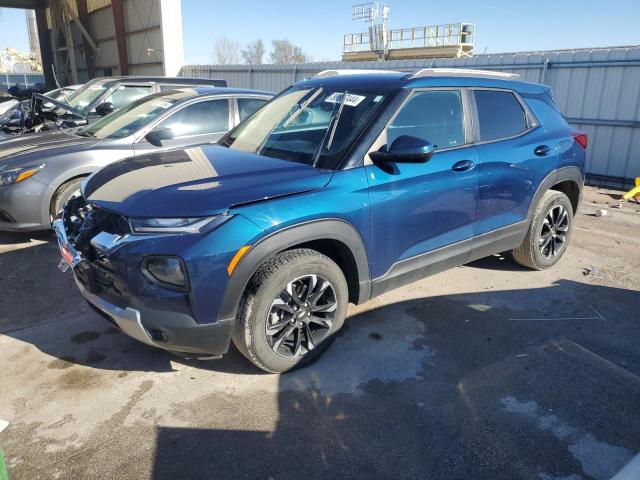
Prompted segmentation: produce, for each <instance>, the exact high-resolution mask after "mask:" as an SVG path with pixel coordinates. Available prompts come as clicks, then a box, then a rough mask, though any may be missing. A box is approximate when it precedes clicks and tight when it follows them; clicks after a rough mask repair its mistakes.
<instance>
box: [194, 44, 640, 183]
mask: <svg viewBox="0 0 640 480" xmlns="http://www.w3.org/2000/svg"><path fill="white" fill-rule="evenodd" d="M424 67H462V68H483V69H492V70H500V71H504V72H511V73H518V74H520V76H521V78H522V79H523V80H526V81H531V82H537V83H546V84H548V85H550V86H551V87H552V88H553V90H554V92H555V95H556V99H557V101H558V104H559V106H560V108H561V109H562V111H563V112H564V113H565V115H566V116H567V119H568V120H569V122H570V123H571V124H572V125H573V126H575V127H576V128H577V129H580V130H583V131H585V132H587V133H588V134H589V142H590V146H589V149H588V154H587V172H588V174H589V179H590V182H591V183H602V184H608V185H616V186H621V185H626V184H628V183H629V182H631V179H633V178H635V177H637V176H640V46H633V47H625V48H601V49H590V50H571V51H546V52H529V53H527V52H524V53H505V54H494V55H476V56H474V57H472V58H465V59H436V60H396V61H387V62H358V63H342V62H329V63H308V64H299V65H230V66H222V65H187V66H185V67H184V68H183V69H182V75H184V76H194V77H207V78H224V79H225V80H227V82H228V83H229V85H230V86H233V87H244V88H256V89H261V90H269V91H272V92H277V91H280V90H282V89H283V88H285V87H287V86H289V85H291V84H292V83H295V82H297V81H299V80H303V79H304V78H307V77H310V76H313V75H314V74H316V73H318V72H319V71H322V70H326V69H335V68H359V69H362V68H366V69H394V70H403V71H411V70H415V69H418V68H424Z"/></svg>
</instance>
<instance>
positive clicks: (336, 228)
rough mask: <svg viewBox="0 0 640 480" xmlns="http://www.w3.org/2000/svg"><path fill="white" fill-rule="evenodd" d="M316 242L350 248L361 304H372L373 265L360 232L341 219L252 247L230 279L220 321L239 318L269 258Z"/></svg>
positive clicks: (294, 229) (289, 230) (293, 229)
mask: <svg viewBox="0 0 640 480" xmlns="http://www.w3.org/2000/svg"><path fill="white" fill-rule="evenodd" d="M313 240H337V241H339V242H342V243H343V244H345V245H346V246H347V248H348V249H349V250H350V252H351V254H352V256H353V259H354V261H355V265H356V269H357V272H356V273H357V276H358V283H359V296H358V297H359V302H362V301H366V300H368V298H369V292H370V290H371V283H370V280H369V261H368V258H367V252H366V249H365V246H364V241H363V240H362V237H361V236H360V233H359V232H358V230H356V228H355V227H354V226H353V225H352V224H350V223H349V222H346V221H345V220H341V219H338V218H331V219H321V220H312V221H309V222H304V223H301V224H296V225H292V226H289V227H286V228H284V229H282V230H278V231H276V232H274V233H271V234H269V235H267V236H266V237H264V238H262V239H260V240H259V241H258V242H257V243H255V244H254V245H252V246H251V248H250V249H249V250H248V251H247V253H246V254H245V256H244V257H242V260H241V261H240V262H239V263H238V266H237V267H236V269H235V270H234V272H233V274H232V275H231V276H230V277H229V279H228V282H227V286H226V289H225V293H224V297H223V301H222V308H221V309H220V312H219V315H218V319H219V321H226V320H233V319H235V318H236V315H237V312H238V308H239V306H240V302H241V300H242V295H243V293H244V290H245V288H246V286H247V285H248V283H249V280H251V277H252V276H253V275H254V273H255V272H256V271H257V270H258V268H260V266H261V265H262V264H263V263H264V262H265V261H266V260H267V259H268V258H270V257H272V256H273V255H274V254H275V253H278V252H281V251H283V250H286V249H288V248H290V247H292V246H295V245H298V244H301V243H306V242H310V241H313Z"/></svg>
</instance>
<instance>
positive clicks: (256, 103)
mask: <svg viewBox="0 0 640 480" xmlns="http://www.w3.org/2000/svg"><path fill="white" fill-rule="evenodd" d="M265 103H267V100H264V99H262V98H238V113H239V114H240V121H243V120H244V119H245V118H247V117H250V116H251V115H253V114H254V113H255V112H256V111H257V110H258V109H259V108H260V107H262V106H263V105H264V104H265Z"/></svg>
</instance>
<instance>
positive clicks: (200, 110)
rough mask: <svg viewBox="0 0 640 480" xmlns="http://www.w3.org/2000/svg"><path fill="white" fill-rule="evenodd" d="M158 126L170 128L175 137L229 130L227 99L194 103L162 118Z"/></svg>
mask: <svg viewBox="0 0 640 480" xmlns="http://www.w3.org/2000/svg"><path fill="white" fill-rule="evenodd" d="M158 128H170V129H171V130H173V134H174V135H175V137H176V138H180V137H188V136H192V135H206V134H211V133H224V132H226V131H227V130H229V101H228V100H227V99H226V98H224V99H220V100H208V101H205V102H199V103H194V104H193V105H189V106H188V107H184V108H183V109H181V110H178V111H177V112H176V113H174V114H173V115H171V116H170V117H169V118H167V119H165V120H163V121H162V122H161V123H160V124H159V125H158Z"/></svg>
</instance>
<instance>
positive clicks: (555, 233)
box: [538, 205, 569, 260]
mask: <svg viewBox="0 0 640 480" xmlns="http://www.w3.org/2000/svg"><path fill="white" fill-rule="evenodd" d="M568 232H569V212H567V209H566V208H565V207H564V206H563V205H554V206H553V207H551V209H550V210H549V211H548V212H547V215H546V216H545V218H544V222H543V224H542V230H541V232H540V238H539V239H538V247H539V248H540V254H541V255H542V256H543V257H544V258H546V259H547V260H549V259H550V258H552V257H556V256H558V255H560V253H561V252H562V250H563V249H564V247H565V245H566V241H567V233H568Z"/></svg>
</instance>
